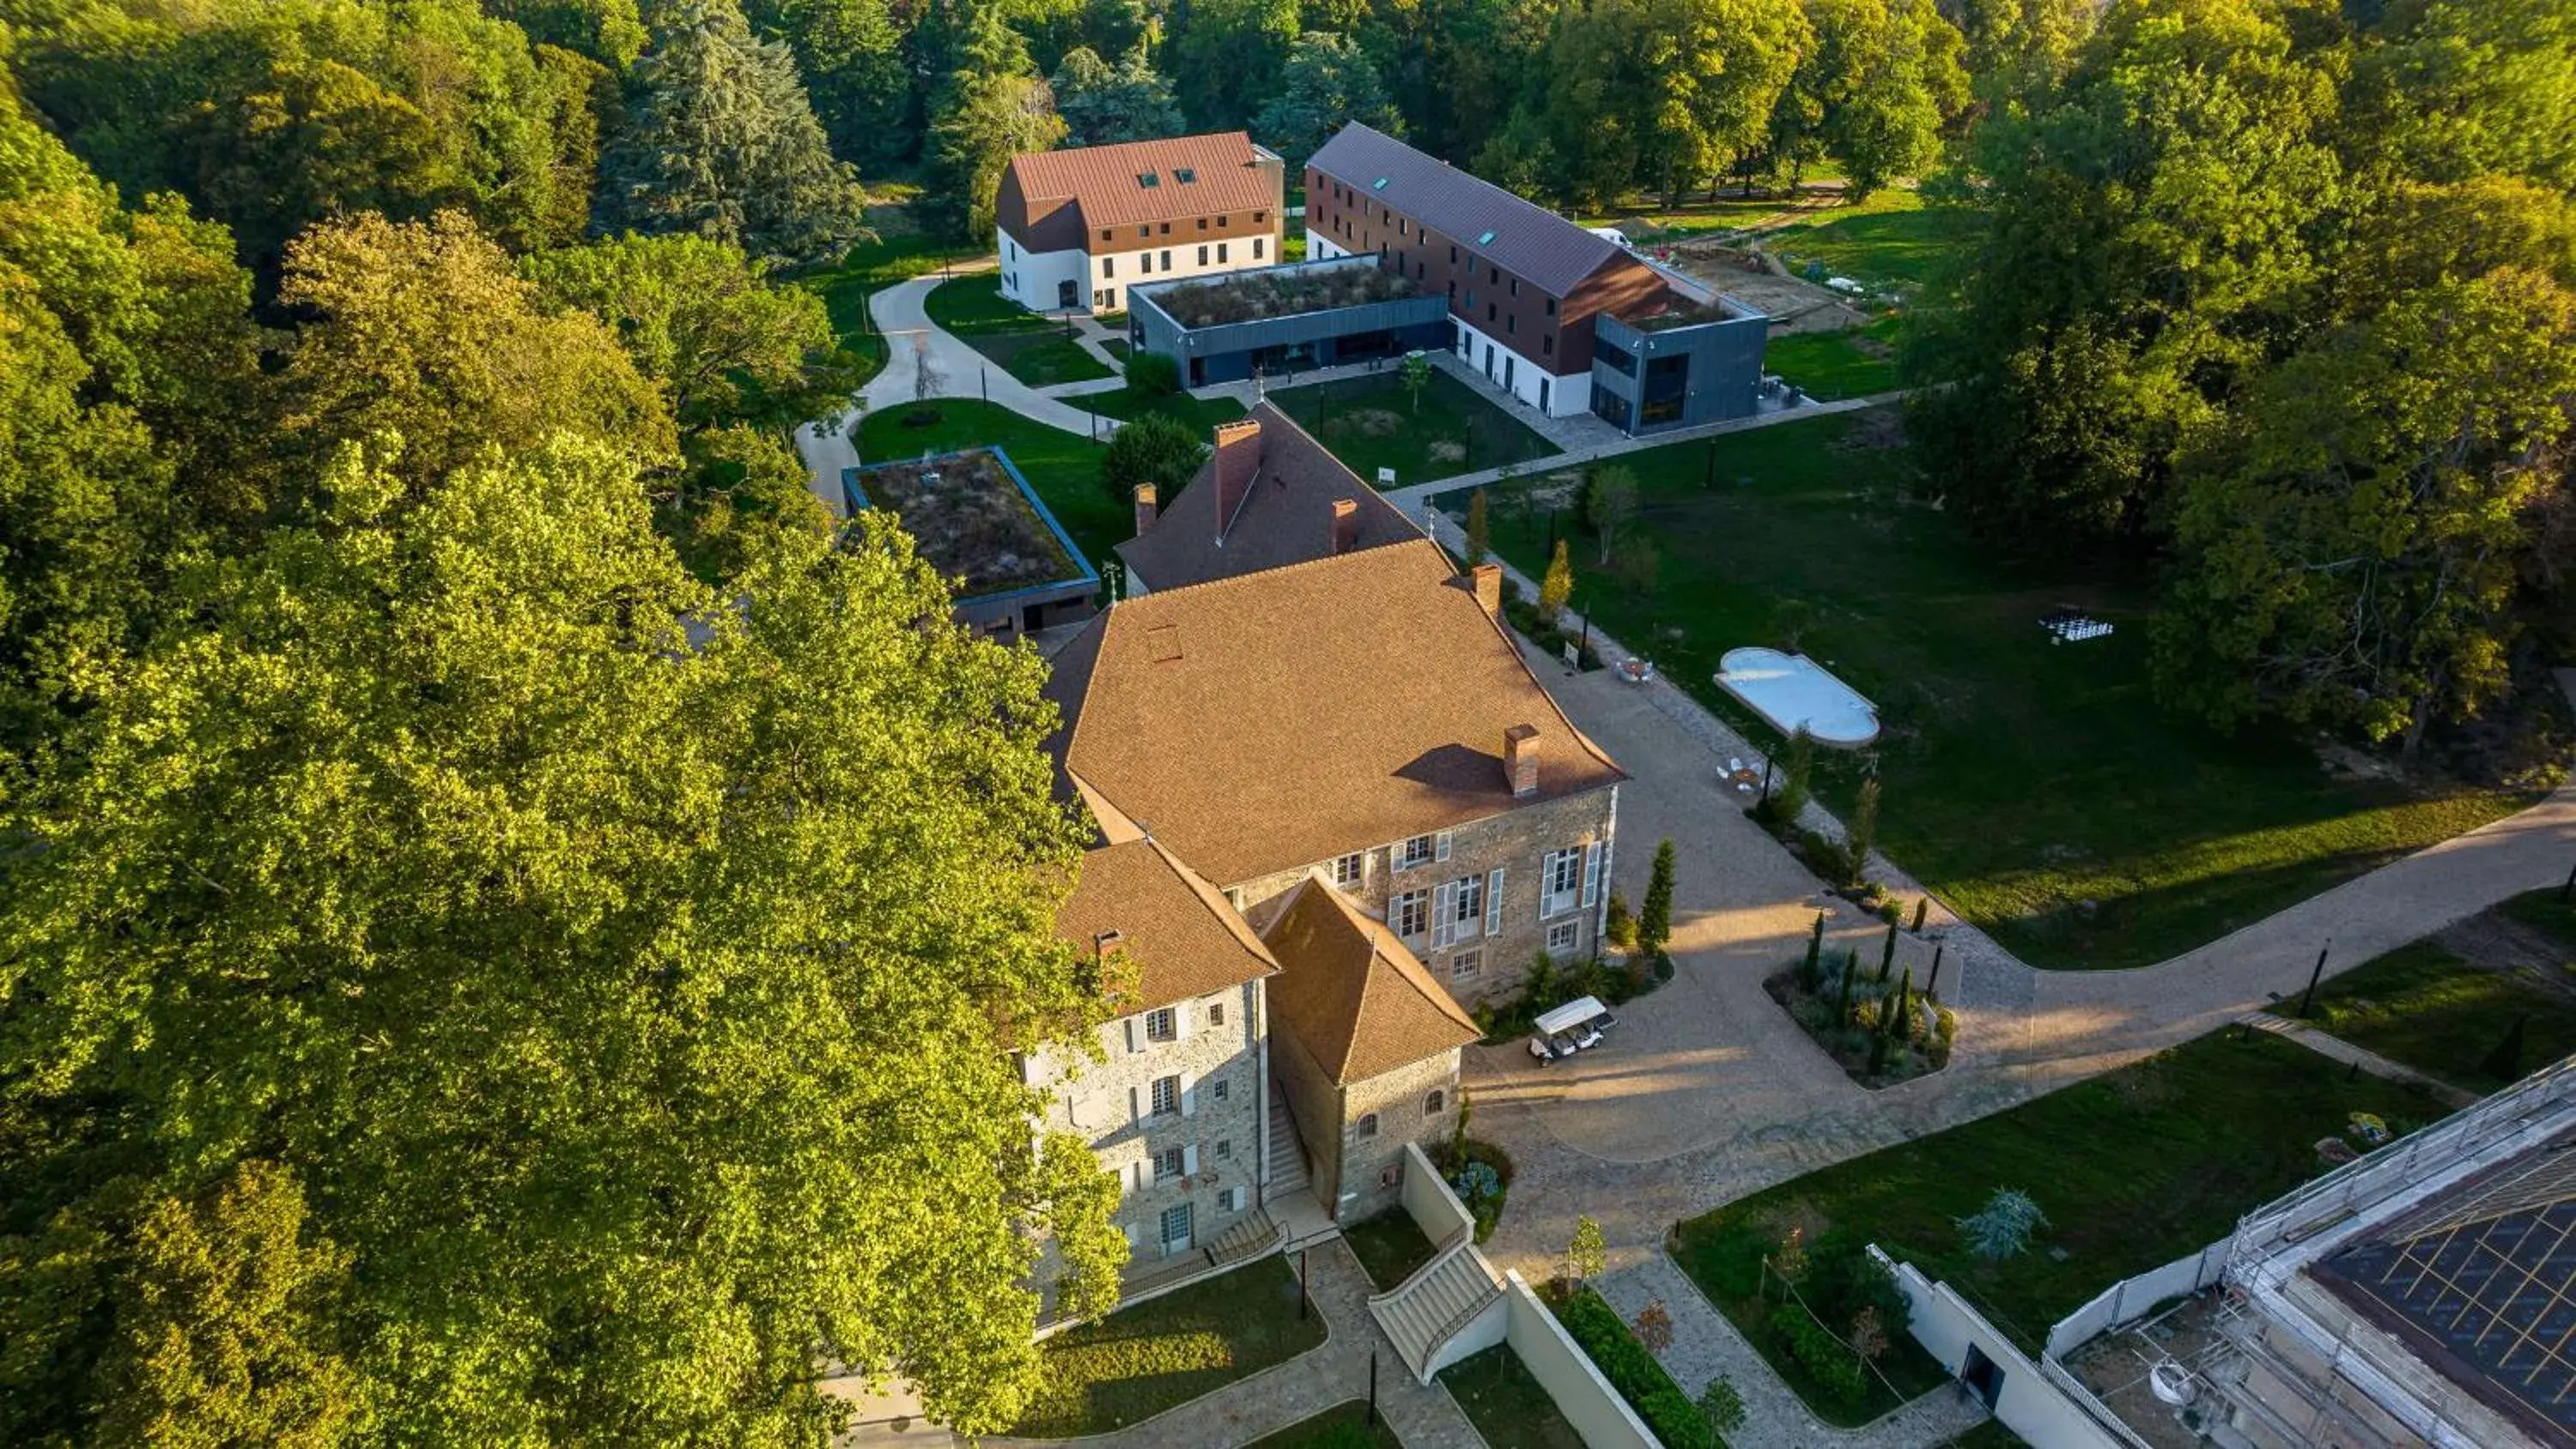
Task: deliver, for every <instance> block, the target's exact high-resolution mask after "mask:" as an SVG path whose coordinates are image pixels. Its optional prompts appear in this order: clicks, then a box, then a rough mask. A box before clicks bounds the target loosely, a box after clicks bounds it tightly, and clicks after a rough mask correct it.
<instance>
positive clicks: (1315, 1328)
mask: <svg viewBox="0 0 2576 1449" xmlns="http://www.w3.org/2000/svg"><path fill="white" fill-rule="evenodd" d="M1323 1341H1324V1320H1323V1318H1322V1316H1321V1315H1313V1316H1309V1317H1308V1318H1306V1319H1305V1320H1304V1321H1302V1322H1301V1321H1299V1319H1298V1317H1297V1275H1296V1274H1295V1273H1294V1272H1293V1271H1292V1270H1290V1268H1289V1266H1288V1260H1287V1259H1286V1258H1284V1257H1280V1256H1277V1255H1275V1254H1274V1255H1272V1256H1270V1257H1266V1258H1262V1259H1259V1260H1257V1261H1255V1262H1253V1263H1251V1264H1249V1265H1247V1266H1245V1267H1241V1268H1237V1269H1235V1270H1234V1271H1233V1272H1231V1273H1226V1274H1223V1275H1221V1276H1219V1277H1215V1278H1210V1279H1207V1280H1205V1281H1204V1282H1199V1283H1194V1284H1192V1285H1190V1286H1189V1287H1187V1288H1183V1289H1180V1290H1179V1291H1177V1292H1173V1293H1167V1294H1165V1295H1163V1296H1162V1297H1160V1298H1152V1299H1148V1300H1146V1301H1145V1302H1143V1303H1139V1304H1137V1305H1136V1306H1135V1307H1133V1308H1122V1309H1120V1310H1119V1311H1117V1312H1116V1313H1113V1314H1111V1315H1109V1316H1108V1317H1107V1318H1104V1319H1102V1320H1101V1321H1100V1322H1098V1323H1087V1324H1084V1325H1083V1326H1081V1327H1079V1328H1071V1329H1067V1330H1066V1331H1064V1332H1063V1333H1060V1334H1057V1335H1056V1336H1055V1337H1053V1338H1050V1339H1048V1340H1047V1341H1046V1342H1045V1343H1042V1344H1040V1345H1039V1346H1038V1356H1039V1359H1040V1362H1041V1365H1042V1370H1043V1373H1044V1376H1045V1377H1044V1381H1043V1383H1042V1385H1041V1387H1040V1388H1039V1390H1038V1394H1037V1397H1036V1399H1035V1401H1034V1402H1032V1403H1031V1404H1030V1406H1029V1411H1028V1413H1027V1414H1026V1415H1025V1416H1023V1417H1022V1418H1021V1420H1020V1422H1019V1423H1017V1424H1015V1425H1013V1426H1012V1428H1011V1433H1012V1434H1013V1435H1014V1436H1017V1437H1020V1438H1029V1439H1055V1438H1071V1437H1074V1436H1076V1435H1082V1434H1100V1433H1105V1432H1107V1431H1108V1430H1111V1429H1116V1428H1120V1427H1122V1426H1124V1425H1128V1424H1133V1423H1137V1422H1139V1421H1140V1420H1144V1419H1149V1418H1152V1417H1153V1416H1154V1415H1156V1414H1159V1413H1161V1412H1163V1411H1164V1410H1165V1409H1169V1408H1171V1407H1173V1406H1174V1405H1177V1404H1185V1403H1188V1402H1189V1401H1190V1400H1192V1399H1195V1398H1197V1397H1198V1396H1199V1395H1201V1394H1204V1393H1208V1392H1210V1391H1211V1390H1214V1389H1218V1388H1222V1387H1224V1386H1225V1385H1227V1384H1230V1383H1232V1382H1234V1381H1235V1380H1237V1379H1240V1378H1244V1377H1247V1376H1249V1375H1252V1374H1257V1373H1259V1372H1261V1371H1262V1370H1263V1369H1266V1368H1269V1367H1270V1366H1271V1365H1273V1364H1279V1363H1285V1362H1287V1361H1288V1360H1289V1359H1292V1358H1295V1357H1296V1356H1297V1355H1299V1354H1301V1353H1304V1352H1305V1351H1306V1350H1308V1349H1310V1348H1313V1347H1315V1346H1316V1345H1317V1344H1320V1343H1322V1342H1323Z"/></svg>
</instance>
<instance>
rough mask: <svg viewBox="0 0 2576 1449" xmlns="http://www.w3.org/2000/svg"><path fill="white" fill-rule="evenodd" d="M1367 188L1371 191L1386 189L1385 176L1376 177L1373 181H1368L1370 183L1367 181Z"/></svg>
mask: <svg viewBox="0 0 2576 1449" xmlns="http://www.w3.org/2000/svg"><path fill="white" fill-rule="evenodd" d="M1369 190H1371V191H1384V190H1386V178H1385V177H1383V176H1381V177H1379V178H1378V179H1376V180H1375V181H1372V182H1370V183H1369Z"/></svg>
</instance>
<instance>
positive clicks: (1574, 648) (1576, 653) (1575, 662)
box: [1565, 639, 1583, 669]
mask: <svg viewBox="0 0 2576 1449" xmlns="http://www.w3.org/2000/svg"><path fill="white" fill-rule="evenodd" d="M1565 667H1566V668H1568V669H1580V668H1582V667H1583V646H1582V645H1580V644H1577V643H1575V642H1574V641H1573V640H1571V639H1568V640H1566V641H1565Z"/></svg>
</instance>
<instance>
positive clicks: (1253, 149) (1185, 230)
mask: <svg viewBox="0 0 2576 1449" xmlns="http://www.w3.org/2000/svg"><path fill="white" fill-rule="evenodd" d="M1283 175H1284V167H1283V164H1282V163H1281V161H1280V159H1279V157H1278V156H1277V155H1276V154H1275V153H1273V152H1271V151H1269V150H1267V149H1265V148H1263V147H1261V146H1257V145H1255V144H1253V141H1252V138H1251V137H1250V136H1248V135H1246V134H1245V133H1243V132H1241V131H1219V132H1215V133H1212V134H1209V135H1204V136H1175V137H1173V138H1171V139H1169V140H1163V141H1131V142H1127V143H1125V144H1122V145H1116V146H1086V147H1081V148H1079V149H1075V150H1070V151H1032V152H1027V153H1024V154H1022V155H1018V156H1014V157H1012V158H1011V164H1010V165H1009V166H1007V167H1005V168H1004V169H1003V171H1002V184H1001V192H1000V195H999V196H998V198H997V199H996V201H995V205H994V212H995V216H996V218H997V220H996V225H995V235H994V238H993V246H994V253H995V255H996V256H998V257H999V258H1000V260H1001V269H1002V295H1004V296H1006V297H1009V298H1010V299H1011V300H1012V301H1014V302H1017V303H1019V304H1020V305H1021V306H1023V307H1026V308H1028V309H1029V310H1030V311H1032V312H1116V311H1120V310H1123V307H1124V303H1123V301H1122V298H1124V296H1125V295H1126V288H1127V285H1128V284H1129V283H1131V282H1137V281H1161V280H1164V279H1165V278H1171V277H1190V276H1207V275H1212V274H1216V273H1221V272H1233V271H1240V270H1243V269H1244V268H1247V267H1266V266H1270V265H1273V264H1274V263H1276V262H1277V261H1278V260H1279V239H1280V234H1281V227H1282V224H1283V223H1282V221H1281V217H1280V210H1281V204H1280V197H1281V187H1282V185H1283Z"/></svg>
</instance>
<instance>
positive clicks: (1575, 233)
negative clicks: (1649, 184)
mask: <svg viewBox="0 0 2576 1449" xmlns="http://www.w3.org/2000/svg"><path fill="white" fill-rule="evenodd" d="M1306 164H1307V165H1309V166H1312V167H1314V168H1315V169H1316V170H1318V171H1321V172H1323V173H1324V174H1325V175H1326V176H1329V177H1332V178H1333V179H1334V180H1336V181H1339V182H1340V183H1342V185H1343V186H1345V187H1347V188H1349V189H1350V190H1351V191H1353V192H1356V193H1357V194H1358V195H1360V196H1361V197H1363V198H1365V199H1367V200H1370V201H1375V202H1379V203H1381V204H1383V205H1386V206H1390V207H1393V208H1394V209H1396V210H1397V211H1400V212H1402V213H1404V214H1405V215H1407V216H1410V217H1412V218H1413V219H1414V221H1415V222H1416V223H1418V224H1420V225H1422V226H1427V227H1429V228H1431V229H1432V230H1433V231H1436V232H1438V233H1440V234H1441V235H1443V236H1445V237H1447V238H1448V239H1449V240H1451V241H1453V242H1456V243H1457V244H1458V245H1459V246H1461V247H1464V248H1467V249H1469V250H1472V251H1474V252H1475V253H1476V254H1477V255H1478V256H1480V257H1486V258H1489V259H1491V260H1492V261H1493V263H1494V265H1496V266H1498V267H1501V268H1502V269H1503V270H1504V271H1507V272H1510V273H1512V274H1513V275H1515V276H1517V277H1519V278H1521V279H1522V280H1523V281H1526V282H1528V283H1530V284H1531V285H1532V286H1535V287H1537V288H1538V289H1539V290H1540V291H1543V292H1553V293H1555V294H1556V295H1557V296H1559V297H1564V296H1566V295H1568V294H1569V293H1571V292H1572V291H1573V290H1574V288H1575V286H1576V285H1577V284H1578V283H1580V282H1581V281H1582V280H1583V279H1584V278H1586V277H1588V276H1591V275H1592V274H1593V273H1594V272H1596V271H1598V270H1600V268H1601V264H1602V263H1604V262H1607V261H1609V260H1610V259H1612V258H1613V257H1621V256H1625V255H1626V253H1624V252H1622V251H1620V250H1619V248H1618V247H1616V246H1614V245H1612V244H1611V243H1610V242H1608V241H1605V240H1603V239H1602V238H1600V237H1597V236H1594V235H1593V234H1592V233H1590V232H1588V231H1585V230H1584V229H1583V228H1582V227H1580V226H1578V225H1576V224H1575V223H1573V222H1571V221H1568V220H1566V219H1565V218H1564V217H1561V216H1559V215H1557V214H1556V213H1555V212H1552V211H1550V210H1548V209H1547V208H1546V207H1543V206H1539V205H1536V204H1534V203H1531V202H1528V201H1524V200H1522V199H1521V198H1520V197H1517V196H1514V195H1513V194H1512V193H1510V192H1508V191H1505V190H1504V189H1503V188H1501V187H1499V186H1496V185H1494V184H1493V183H1492V182H1490V181H1486V180H1483V179H1481V178H1479V177H1475V176H1471V175H1469V174H1467V173H1466V172H1464V171H1461V170H1459V169H1458V168H1457V167H1455V166H1451V165H1449V164H1447V163H1446V162H1444V161H1442V160H1440V159H1439V158H1438V157H1436V156H1426V155H1424V154H1423V153H1421V152H1419V151H1416V150H1414V149H1413V148H1412V147H1410V146H1408V145H1406V144H1404V143H1403V142H1402V141H1399V140H1397V139H1395V138H1394V137H1393V136H1389V135H1387V134H1385V133H1384V132H1382V131H1374V130H1371V129H1369V128H1368V127H1366V126H1363V125H1361V124H1360V123H1359V122H1357V121H1353V122H1351V123H1349V124H1348V125H1345V126H1343V127H1342V129H1341V130H1340V131H1338V132H1336V133H1334V136H1333V139H1331V140H1329V141H1326V142H1325V143H1324V144H1323V147H1322V149H1320V150H1318V151H1316V152H1315V154H1314V156H1313V158H1312V159H1310V160H1309V161H1307V163H1306ZM1381 181H1383V182H1384V183H1385V184H1384V185H1380V184H1379V183H1380V182H1381ZM1488 234H1490V237H1489V235H1488Z"/></svg>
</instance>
